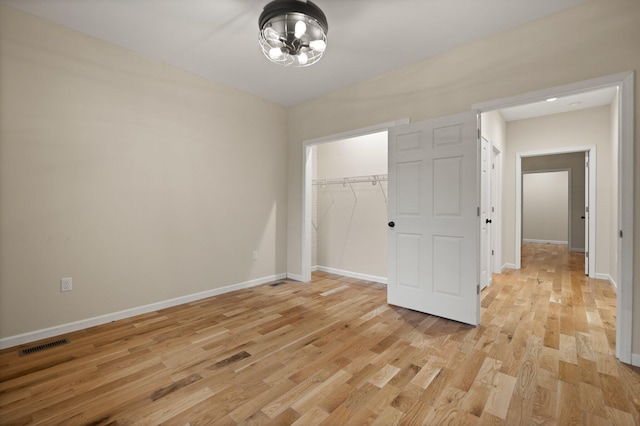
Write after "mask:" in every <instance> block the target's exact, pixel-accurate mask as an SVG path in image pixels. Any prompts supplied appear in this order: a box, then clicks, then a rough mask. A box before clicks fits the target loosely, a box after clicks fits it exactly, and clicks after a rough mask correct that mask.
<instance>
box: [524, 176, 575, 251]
mask: <svg viewBox="0 0 640 426" xmlns="http://www.w3.org/2000/svg"><path fill="white" fill-rule="evenodd" d="M570 218H571V175H570V170H557V171H539V172H525V173H524V174H523V176H522V231H521V232H522V241H523V242H524V243H538V244H556V245H566V246H567V247H570V246H571V244H570V243H569V241H570V240H571V237H570V235H571V226H570V220H571V219H570Z"/></svg>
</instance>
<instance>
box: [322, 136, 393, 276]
mask: <svg viewBox="0 0 640 426" xmlns="http://www.w3.org/2000/svg"><path fill="white" fill-rule="evenodd" d="M312 157H313V175H312V176H313V185H312V215H311V216H312V265H313V269H314V270H323V271H327V272H332V273H338V274H342V275H346V276H354V277H358V278H363V279H369V280H371V281H376V282H384V283H386V275H387V259H386V258H387V225H386V223H387V194H388V187H387V132H380V133H375V134H370V135H365V136H359V137H355V138H350V139H345V140H341V141H336V142H331V143H325V144H321V145H317V146H315V147H314V148H313V153H312Z"/></svg>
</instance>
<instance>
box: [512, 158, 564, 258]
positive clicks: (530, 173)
mask: <svg viewBox="0 0 640 426" xmlns="http://www.w3.org/2000/svg"><path fill="white" fill-rule="evenodd" d="M556 172H567V185H568V187H567V248H568V249H569V251H571V240H572V235H571V215H572V213H573V212H572V206H571V200H572V198H571V196H572V193H571V185H572V183H571V169H570V168H558V169H540V170H527V171H525V172H522V203H521V204H520V205H521V206H524V197H525V193H524V175H532V174H536V173H556ZM516 214H517V213H516ZM523 215H524V209H523V208H521V211H520V218H521V220H522V216H523ZM521 224H522V226H521V227H520V241H523V240H524V220H522V222H521Z"/></svg>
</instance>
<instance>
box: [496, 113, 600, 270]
mask: <svg viewBox="0 0 640 426" xmlns="http://www.w3.org/2000/svg"><path fill="white" fill-rule="evenodd" d="M610 119H611V116H610V107H609V106H602V107H598V108H591V109H585V110H579V111H572V112H567V113H563V114H555V115H549V116H544V117H538V118H532V119H528V120H518V121H511V122H509V123H507V149H506V152H507V155H506V160H505V164H504V176H505V179H504V185H503V202H504V210H503V224H504V227H503V233H504V234H503V235H504V239H503V242H504V245H503V260H504V261H505V263H516V262H515V261H516V259H515V211H516V210H515V180H514V179H510V178H509V176H514V175H515V168H516V165H515V156H516V154H518V153H526V152H532V151H541V150H553V149H557V148H568V147H580V148H582V147H587V146H595V147H596V156H597V161H596V165H597V168H596V171H597V173H596V176H597V181H596V198H597V199H596V203H597V217H596V235H595V237H596V253H595V255H596V271H595V273H596V274H601V275H609V272H610V265H609V252H610V250H611V247H610V241H611V236H610V232H611V227H610V225H609V224H610V223H611V220H612V217H611V191H610V189H611V188H610V186H611V179H610V177H611V171H610V164H611V121H610ZM559 158H560V157H559ZM559 161H561V162H558V163H557V162H554V161H553V160H549V162H548V164H550V165H554V164H566V163H564V162H562V161H563V160H559ZM534 164H535V163H534ZM574 176H575V180H578V179H579V177H578V176H577V173H576V174H575V175H574ZM583 188H584V186H583ZM577 204H580V202H579V201H578V202H577ZM582 205H584V202H583V204H582ZM576 209H578V206H577V205H576V206H575V208H574V211H573V219H575V218H576V216H577V217H579V215H578V213H577V211H576ZM573 222H575V220H574V221H573Z"/></svg>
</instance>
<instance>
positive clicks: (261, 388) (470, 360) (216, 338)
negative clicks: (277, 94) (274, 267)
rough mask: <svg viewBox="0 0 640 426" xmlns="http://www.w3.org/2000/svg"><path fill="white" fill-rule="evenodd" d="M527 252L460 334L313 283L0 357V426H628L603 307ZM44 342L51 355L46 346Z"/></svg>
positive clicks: (540, 255)
mask: <svg viewBox="0 0 640 426" xmlns="http://www.w3.org/2000/svg"><path fill="white" fill-rule="evenodd" d="M582 267H583V263H582V259H581V256H580V255H574V254H569V253H568V252H567V251H566V248H562V247H558V246H546V245H526V246H525V247H524V249H523V269H522V270H520V271H509V272H507V273H505V274H504V275H499V276H495V278H494V283H493V285H492V286H491V287H489V288H487V289H485V290H484V291H483V294H482V325H481V326H479V327H475V328H474V327H470V326H466V325H462V324H459V323H456V322H452V321H448V320H444V319H441V318H437V317H433V316H429V315H424V314H420V313H417V312H412V311H409V310H406V309H401V308H397V307H392V306H388V305H387V304H386V292H385V287H384V286H381V285H379V284H374V283H369V282H363V281H358V280H355V279H347V278H343V277H339V276H335V275H328V274H323V273H317V274H314V282H313V284H311V285H309V284H302V283H296V282H289V281H287V282H286V283H285V284H283V285H279V286H275V287H272V286H269V285H264V286H260V287H255V288H252V289H248V290H242V291H238V292H234V293H229V294H226V295H222V296H218V297H214V298H210V299H206V300H202V301H198V302H195V303H191V304H188V305H183V306H179V307H174V308H170V309H165V310H162V311H158V312H153V313H150V314H147V315H143V316H140V317H136V318H131V319H127V320H123V321H118V322H115V323H111V324H107V325H103V326H100V327H95V328H92V329H88V330H85V331H82V332H77V333H72V334H69V335H68V336H66V337H68V338H69V339H70V343H69V344H67V345H65V346H60V347H57V348H53V349H49V350H46V351H43V352H38V353H34V354H31V355H26V356H23V357H18V355H17V354H18V349H20V348H12V349H8V350H4V351H2V352H0V423H1V424H11V425H13V424H70V425H73V424H94V425H98V424H104V425H106V424H111V425H115V424H118V425H134V424H135V425H142V424H160V423H162V424H167V425H186V424H190V425H200V424H213V425H227V424H229V425H233V424H238V423H242V424H292V423H295V424H301V425H309V424H326V425H343V424H344V425H349V424H352V425H362V424H379V425H392V424H412V425H413V424H428V425H439V424H469V425H475V424H492V425H499V424H506V425H524V424H537V425H541V424H557V425H569V424H585V425H632V424H640V370H639V369H637V368H636V369H634V368H632V367H629V366H627V365H624V364H621V363H619V362H618V361H616V359H615V356H614V355H613V354H614V349H615V329H614V327H615V315H616V314H615V293H614V290H613V289H612V288H611V286H610V285H609V284H608V283H607V282H605V281H599V280H591V279H587V278H585V276H584V274H583V272H582ZM50 340H51V339H50Z"/></svg>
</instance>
